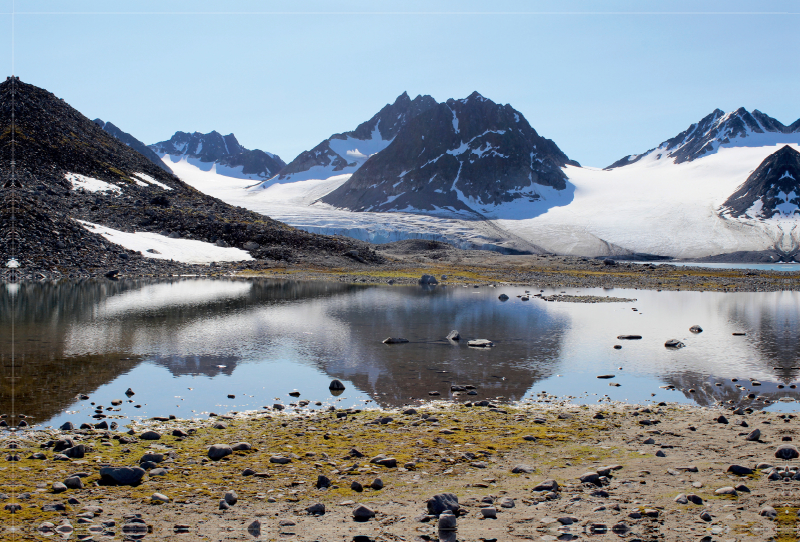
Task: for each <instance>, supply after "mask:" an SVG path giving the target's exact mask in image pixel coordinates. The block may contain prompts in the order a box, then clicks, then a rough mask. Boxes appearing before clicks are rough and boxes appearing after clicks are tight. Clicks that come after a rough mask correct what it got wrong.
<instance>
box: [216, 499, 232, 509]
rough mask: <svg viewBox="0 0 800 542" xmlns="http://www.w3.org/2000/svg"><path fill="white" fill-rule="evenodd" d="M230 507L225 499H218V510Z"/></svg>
mask: <svg viewBox="0 0 800 542" xmlns="http://www.w3.org/2000/svg"><path fill="white" fill-rule="evenodd" d="M230 507H231V506H230V505H229V504H228V503H227V502H226V501H225V499H220V500H219V509H220V510H227V509H229V508H230Z"/></svg>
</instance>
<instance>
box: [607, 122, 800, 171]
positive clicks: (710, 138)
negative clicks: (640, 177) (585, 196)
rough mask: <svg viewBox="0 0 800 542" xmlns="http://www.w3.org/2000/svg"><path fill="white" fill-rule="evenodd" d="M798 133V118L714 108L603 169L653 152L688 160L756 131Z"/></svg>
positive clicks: (759, 132)
mask: <svg viewBox="0 0 800 542" xmlns="http://www.w3.org/2000/svg"><path fill="white" fill-rule="evenodd" d="M769 133H772V134H800V119H798V120H796V121H795V122H793V123H792V124H790V125H789V126H784V125H783V124H782V123H781V122H780V121H778V120H776V119H774V118H772V117H770V116H769V115H766V114H764V113H762V112H761V111H759V110H758V109H755V110H753V112H752V113H751V112H749V111H747V110H746V109H745V108H743V107H740V108H739V109H737V110H736V111H732V112H730V113H725V112H724V111H722V110H721V109H715V110H714V111H713V112H711V114H709V115H706V116H705V117H703V118H702V119H701V120H700V122H697V123H694V124H692V125H691V126H689V128H687V129H686V130H684V131H683V132H681V133H680V134H678V135H676V136H675V137H673V138H671V139H668V140H666V141H664V142H663V143H661V145H659V146H658V147H656V148H654V149H650V150H649V151H647V152H644V153H642V154H634V155H628V156H625V157H623V158H621V159H619V160H617V161H616V162H614V163H613V164H611V165H610V166H608V167H606V168H605V169H614V168H617V167H623V166H627V165H630V164H635V163H636V162H638V161H640V160H641V159H642V158H644V157H646V156H651V155H653V154H656V159H658V160H661V159H666V158H671V159H672V161H673V162H674V163H675V164H681V163H683V162H691V161H692V160H696V159H697V158H701V157H702V156H705V155H707V154H709V153H712V152H716V151H717V150H718V149H719V148H720V147H721V146H723V147H724V146H735V145H737V144H740V145H746V144H747V142H745V141H744V140H746V139H747V138H752V137H753V136H754V135H756V134H769Z"/></svg>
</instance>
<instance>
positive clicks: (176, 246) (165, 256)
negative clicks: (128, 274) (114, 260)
mask: <svg viewBox="0 0 800 542" xmlns="http://www.w3.org/2000/svg"><path fill="white" fill-rule="evenodd" d="M76 222H78V223H79V224H80V225H81V226H83V227H84V228H86V229H87V230H89V231H90V232H92V233H97V234H99V235H102V236H103V237H104V238H105V239H106V240H108V241H109V242H111V243H114V244H115V245H120V246H122V247H124V248H127V249H128V250H133V251H136V252H140V253H141V254H142V256H145V257H147V258H155V259H159V260H175V261H176V262H183V263H211V262H240V261H245V260H253V259H254V258H253V257H252V256H251V255H250V253H249V252H247V251H246V250H241V249H239V248H223V247H218V246H216V245H214V244H212V243H206V242H203V241H196V240H194V239H170V238H169V237H166V236H164V235H160V234H158V233H152V232H134V233H128V232H124V231H120V230H115V229H113V228H109V227H107V226H102V225H100V224H94V223H92V222H86V221H83V220H77V221H76ZM151 249H152V250H156V251H158V252H159V253H158V254H156V253H153V252H147V251H148V250H151Z"/></svg>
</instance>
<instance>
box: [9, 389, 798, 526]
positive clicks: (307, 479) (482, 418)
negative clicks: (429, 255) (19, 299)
mask: <svg viewBox="0 0 800 542" xmlns="http://www.w3.org/2000/svg"><path fill="white" fill-rule="evenodd" d="M294 404H295V405H296V407H295V408H289V409H286V410H285V409H284V405H276V406H271V407H265V410H264V411H261V412H251V413H234V412H232V413H228V414H224V415H214V416H211V417H209V418H208V419H194V420H180V419H171V418H172V417H159V418H154V419H151V420H148V421H146V422H143V423H136V424H133V425H132V426H131V428H130V429H129V430H127V429H126V428H117V429H110V428H108V427H106V425H107V422H105V425H98V426H88V427H87V426H84V429H80V428H70V427H69V426H66V427H63V428H61V429H58V430H56V429H42V430H33V431H32V430H29V429H30V428H27V427H24V426H23V427H16V428H14V430H13V431H9V430H7V429H4V432H3V435H2V450H3V458H4V460H5V461H4V465H3V466H2V467H0V468H2V470H3V475H2V479H3V482H2V486H0V493H3V495H2V496H0V498H2V501H1V502H2V505H3V507H4V510H3V511H2V514H3V515H4V517H5V521H4V522H3V525H4V526H3V527H2V529H4V532H3V533H2V536H3V537H4V538H7V537H8V536H9V535H12V536H13V537H16V538H14V539H18V540H27V539H38V538H40V537H41V536H46V535H47V534H48V533H53V532H54V531H56V532H60V533H64V532H67V531H69V532H74V533H75V534H78V535H82V536H88V535H94V536H109V537H116V538H122V537H123V536H133V535H135V536H143V537H144V539H145V540H147V539H153V540H172V539H176V540H177V539H183V540H185V539H186V536H185V534H186V533H190V536H196V537H198V538H199V537H213V538H215V539H237V540H256V539H268V540H274V539H277V538H285V537H289V536H291V537H292V539H293V540H303V541H306V540H308V541H311V540H347V541H350V540H363V541H366V540H420V541H421V540H436V539H439V540H456V539H457V540H530V539H533V540H568V539H569V540H577V539H583V538H586V537H589V538H592V537H595V538H597V539H601V540H602V539H604V538H603V536H608V537H609V539H624V540H693V539H697V540H708V541H711V540H725V541H732V540H737V541H738V540H770V539H779V540H796V534H795V530H794V529H795V528H796V526H797V523H798V509H799V507H800V503H798V502H797V499H795V498H794V497H793V495H795V492H796V490H797V484H798V483H800V482H799V481H797V480H800V475H798V474H797V467H796V463H797V449H796V448H795V447H794V446H793V444H792V439H793V438H794V437H796V436H797V427H798V426H797V419H796V417H795V416H794V415H787V414H782V413H775V412H765V411H752V410H751V409H745V410H741V409H739V410H736V411H722V410H716V409H707V408H700V407H693V406H685V405H676V404H667V403H658V404H651V405H643V406H635V405H624V404H614V405H603V406H599V405H598V406H577V405H574V404H569V403H565V402H562V401H560V400H558V399H557V398H555V397H551V396H546V395H541V396H539V397H537V398H536V400H533V401H528V402H524V403H521V404H513V405H512V404H503V403H501V402H499V401H498V402H489V401H481V402H476V403H474V404H473V403H464V404H454V403H448V402H433V403H427V404H424V405H419V406H414V407H410V406H409V407H405V408H402V409H394V410H381V409H374V410H360V409H337V408H334V407H328V408H321V409H316V410H312V408H313V404H312V403H310V402H308V401H298V402H297V403H294ZM8 422H12V421H11V420H8ZM15 422H16V420H15V421H14V422H12V423H11V425H13V424H14V423H15ZM100 424H104V422H100ZM87 425H88V424H87ZM121 467H128V468H121ZM445 508H450V509H452V510H453V512H454V515H452V516H448V515H447V514H443V513H442V512H443V510H444V509H445ZM12 512H13V520H14V523H13V527H9V525H11V524H10V523H9V521H10V518H12V516H11V514H12ZM451 523H455V526H456V528H457V530H456V531H451V530H440V529H439V526H442V525H443V526H445V527H447V526H448V525H449V524H451ZM9 529H12V530H9ZM359 536H361V537H366V538H358V537H359ZM79 539H80V538H79Z"/></svg>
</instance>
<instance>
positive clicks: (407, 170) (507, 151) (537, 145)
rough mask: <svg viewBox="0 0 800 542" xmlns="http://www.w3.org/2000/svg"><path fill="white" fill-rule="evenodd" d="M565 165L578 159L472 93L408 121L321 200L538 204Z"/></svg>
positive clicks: (365, 205)
mask: <svg viewBox="0 0 800 542" xmlns="http://www.w3.org/2000/svg"><path fill="white" fill-rule="evenodd" d="M567 164H573V165H577V162H574V161H571V160H570V159H569V158H567V156H566V155H565V154H564V153H563V152H561V150H560V149H559V148H558V146H556V144H555V143H553V142H552V141H550V140H549V139H545V138H543V137H541V136H540V135H539V134H538V133H536V130H534V129H533V128H532V127H531V126H530V124H528V121H526V120H525V118H524V117H523V116H522V114H521V113H519V112H518V111H516V110H515V109H514V108H513V107H511V106H510V105H500V104H496V103H494V102H493V101H491V100H488V99H486V98H484V97H483V96H481V95H480V94H478V93H477V92H474V93H472V94H471V95H470V96H468V97H467V98H465V99H463V100H453V99H450V100H447V102H445V103H440V104H436V105H435V106H433V107H430V108H428V109H427V110H425V111H424V112H422V113H420V114H419V115H417V116H416V117H414V118H412V119H411V120H409V121H408V122H407V123H406V124H405V125H404V126H403V127H402V128H401V129H400V130H399V131H398V133H397V137H395V139H394V141H392V143H391V144H390V145H389V146H388V147H386V148H385V149H384V150H382V151H381V152H380V153H378V154H376V155H374V156H372V157H370V159H369V160H367V162H366V163H365V164H364V165H363V166H361V168H359V169H358V171H356V172H355V173H354V174H353V176H352V177H350V179H348V180H347V181H346V182H345V183H344V184H343V185H342V186H340V187H339V188H337V189H336V190H334V191H333V192H331V193H329V194H328V195H326V196H325V197H323V198H322V201H324V202H325V203H329V204H331V205H333V206H335V207H340V208H346V209H350V210H353V211H392V210H401V209H406V208H413V209H416V210H420V211H435V210H437V209H450V210H453V211H467V212H480V211H478V210H477V207H481V206H494V205H498V204H501V203H506V202H511V201H515V200H517V199H524V200H526V201H539V200H541V199H542V196H541V192H542V190H544V189H546V188H550V189H555V190H558V191H563V190H566V189H567V182H566V180H567V177H566V175H565V174H564V172H563V171H562V169H561V168H562V167H564V166H565V165H567ZM465 201H470V202H472V203H470V204H469V205H468V204H467V203H465Z"/></svg>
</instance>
